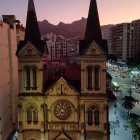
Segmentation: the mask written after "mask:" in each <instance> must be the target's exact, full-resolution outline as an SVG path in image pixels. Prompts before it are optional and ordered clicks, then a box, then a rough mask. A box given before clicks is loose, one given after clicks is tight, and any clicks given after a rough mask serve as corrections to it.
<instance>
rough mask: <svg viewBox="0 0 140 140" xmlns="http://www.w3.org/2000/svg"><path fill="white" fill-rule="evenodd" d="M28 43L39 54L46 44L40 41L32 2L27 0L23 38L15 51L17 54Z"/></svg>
mask: <svg viewBox="0 0 140 140" xmlns="http://www.w3.org/2000/svg"><path fill="white" fill-rule="evenodd" d="M28 41H29V42H31V43H32V44H33V45H34V46H35V47H36V48H37V49H38V50H39V51H40V52H41V53H43V52H44V46H45V44H46V42H45V41H43V40H41V37H40V31H39V26H38V22H37V17H36V11H35V6H34V2H33V0H29V2H28V11H27V20H26V29H25V38H24V41H20V43H19V45H18V49H17V54H18V52H19V51H20V50H21V49H22V48H23V47H24V45H25V44H26V43H27V42H28Z"/></svg>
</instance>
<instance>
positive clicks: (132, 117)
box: [128, 113, 140, 130]
mask: <svg viewBox="0 0 140 140" xmlns="http://www.w3.org/2000/svg"><path fill="white" fill-rule="evenodd" d="M139 121H140V116H139V115H137V114H134V113H131V114H129V116H128V122H129V123H130V126H131V127H132V129H133V130H134V129H136V128H137V127H138V123H139Z"/></svg>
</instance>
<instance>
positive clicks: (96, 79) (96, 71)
mask: <svg viewBox="0 0 140 140" xmlns="http://www.w3.org/2000/svg"><path fill="white" fill-rule="evenodd" d="M94 75H95V76H94V89H95V90H99V82H100V68H99V66H96V67H95V68H94Z"/></svg>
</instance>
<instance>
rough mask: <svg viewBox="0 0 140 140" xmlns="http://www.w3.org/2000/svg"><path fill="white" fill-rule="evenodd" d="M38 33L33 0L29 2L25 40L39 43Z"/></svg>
mask: <svg viewBox="0 0 140 140" xmlns="http://www.w3.org/2000/svg"><path fill="white" fill-rule="evenodd" d="M40 38H41V37H40V31H39V26H38V22H37V17H36V11H35V6H34V2H33V0H29V3H28V11H27V20H26V30H25V40H30V41H37V40H38V41H39V40H40Z"/></svg>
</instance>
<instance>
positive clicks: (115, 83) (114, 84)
mask: <svg viewBox="0 0 140 140" xmlns="http://www.w3.org/2000/svg"><path fill="white" fill-rule="evenodd" d="M112 89H113V90H114V91H119V90H120V86H119V84H118V83H117V82H115V81H112Z"/></svg>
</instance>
